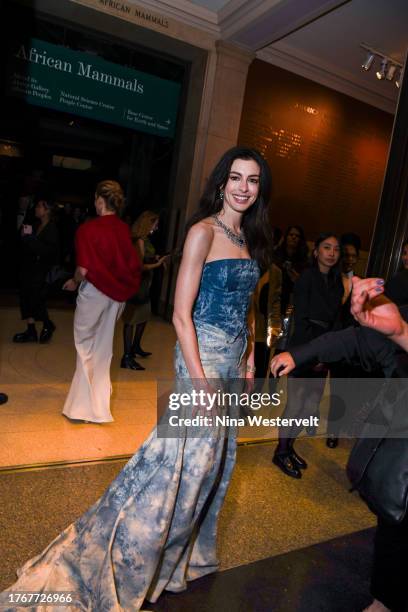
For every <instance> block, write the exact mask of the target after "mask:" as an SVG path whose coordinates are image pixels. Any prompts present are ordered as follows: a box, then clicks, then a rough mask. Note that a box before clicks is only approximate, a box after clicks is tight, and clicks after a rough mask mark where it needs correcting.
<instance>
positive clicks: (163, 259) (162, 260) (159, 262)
mask: <svg viewBox="0 0 408 612" xmlns="http://www.w3.org/2000/svg"><path fill="white" fill-rule="evenodd" d="M169 257H170V255H162V257H159V258H158V260H157V267H159V266H163V267H164V268H166V264H167V260H168V259H169Z"/></svg>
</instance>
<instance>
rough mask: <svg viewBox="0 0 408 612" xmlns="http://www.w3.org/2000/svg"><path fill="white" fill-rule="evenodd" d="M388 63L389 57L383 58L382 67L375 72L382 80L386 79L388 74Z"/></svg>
mask: <svg viewBox="0 0 408 612" xmlns="http://www.w3.org/2000/svg"><path fill="white" fill-rule="evenodd" d="M387 65H388V60H387V58H385V57H384V58H383V59H382V60H381V68H380V70H377V72H376V73H375V75H376V77H377V79H379V80H380V81H382V80H383V79H385V75H386V72H387Z"/></svg>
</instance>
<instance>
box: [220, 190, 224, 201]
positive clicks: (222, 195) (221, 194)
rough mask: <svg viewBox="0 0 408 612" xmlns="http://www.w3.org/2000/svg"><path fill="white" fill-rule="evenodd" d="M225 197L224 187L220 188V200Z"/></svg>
mask: <svg viewBox="0 0 408 612" xmlns="http://www.w3.org/2000/svg"><path fill="white" fill-rule="evenodd" d="M223 199H224V191H223V189H220V200H223Z"/></svg>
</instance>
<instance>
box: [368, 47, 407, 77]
mask: <svg viewBox="0 0 408 612" xmlns="http://www.w3.org/2000/svg"><path fill="white" fill-rule="evenodd" d="M360 47H362V48H363V49H364V50H365V51H367V57H366V60H365V62H364V63H363V64H361V68H362V69H363V70H365V71H366V72H368V70H370V68H371V66H372V65H373V64H374V63H375V61H376V60H377V59H378V60H379V61H380V62H381V64H380V67H379V68H378V70H377V71H376V73H375V75H376V77H377V79H378V80H379V81H384V80H385V81H392V80H393V79H394V77H395V76H396V77H397V78H396V79H395V85H396V87H399V86H400V83H401V71H402V64H401V63H400V62H398V61H397V60H395V59H394V58H392V57H390V56H389V55H385V54H384V53H382V52H381V51H377V50H376V49H373V48H372V47H369V46H368V45H366V44H365V43H361V45H360ZM397 70H398V71H399V72H398V73H397Z"/></svg>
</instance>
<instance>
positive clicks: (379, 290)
mask: <svg viewBox="0 0 408 612" xmlns="http://www.w3.org/2000/svg"><path fill="white" fill-rule="evenodd" d="M375 290H376V291H377V293H381V291H383V288H382V287H376V288H375Z"/></svg>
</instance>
